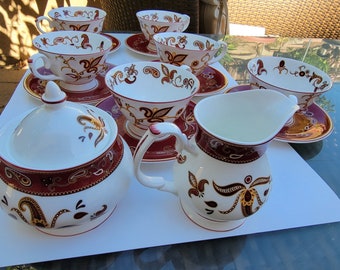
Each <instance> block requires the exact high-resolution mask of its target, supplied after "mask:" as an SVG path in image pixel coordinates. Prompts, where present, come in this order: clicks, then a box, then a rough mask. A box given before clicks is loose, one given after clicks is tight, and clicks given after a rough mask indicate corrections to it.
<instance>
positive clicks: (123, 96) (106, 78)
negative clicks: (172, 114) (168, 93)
mask: <svg viewBox="0 0 340 270" xmlns="http://www.w3.org/2000/svg"><path fill="white" fill-rule="evenodd" d="M131 65H139V66H140V67H145V66H147V65H150V66H157V68H161V66H162V65H164V66H167V67H170V68H172V69H177V70H180V71H183V72H184V73H187V74H188V77H189V76H190V77H191V78H192V79H193V80H194V81H195V83H196V84H197V87H196V89H195V91H192V93H191V94H190V95H187V96H186V97H183V98H177V99H169V100H166V101H149V100H146V99H135V98H133V96H132V95H130V96H128V95H124V94H122V93H120V92H117V91H116V90H115V89H114V88H113V87H111V86H110V84H109V81H110V79H111V76H112V74H113V73H115V72H117V71H119V70H122V67H129V66H131ZM105 83H106V84H107V86H108V87H109V89H110V90H111V91H112V93H113V94H114V95H117V96H119V97H122V98H125V99H129V100H132V101H135V102H143V103H148V104H159V103H164V104H165V103H173V102H180V101H184V100H187V99H190V98H192V97H193V96H194V95H195V94H196V93H197V92H198V90H199V87H200V81H199V80H198V78H197V77H196V76H195V75H194V74H193V73H191V72H190V71H188V70H186V69H184V68H181V67H177V66H174V65H171V64H168V63H163V62H154V61H138V62H130V63H125V64H122V65H118V66H116V67H113V68H112V69H110V70H109V71H108V72H107V73H106V75H105Z"/></svg>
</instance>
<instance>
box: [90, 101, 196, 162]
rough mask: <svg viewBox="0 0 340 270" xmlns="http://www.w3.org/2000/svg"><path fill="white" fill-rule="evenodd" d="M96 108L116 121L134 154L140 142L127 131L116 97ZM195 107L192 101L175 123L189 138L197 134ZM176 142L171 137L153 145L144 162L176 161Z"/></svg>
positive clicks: (101, 102)
mask: <svg viewBox="0 0 340 270" xmlns="http://www.w3.org/2000/svg"><path fill="white" fill-rule="evenodd" d="M96 107H98V108H100V109H102V110H104V111H106V112H107V113H109V114H110V115H111V116H112V117H113V118H114V119H115V120H116V123H117V125H118V131H119V134H120V135H121V136H122V137H123V138H124V140H125V141H126V142H127V144H128V145H129V146H130V149H131V151H132V153H133V152H134V151H135V148H136V146H137V144H138V141H139V140H138V139H136V138H135V137H133V136H131V135H130V134H129V133H128V132H127V131H126V119H125V117H124V116H123V115H122V114H121V112H120V110H119V108H118V106H117V105H116V102H115V100H114V97H113V96H110V97H108V98H106V99H104V100H102V101H100V102H99V103H97V104H96ZM194 107H195V103H194V102H192V101H190V103H189V104H188V106H187V108H186V110H185V112H184V113H183V114H182V115H181V117H180V118H178V119H177V120H176V121H175V122H174V123H175V124H176V125H177V126H178V127H179V128H180V129H181V130H182V132H183V133H184V134H185V135H187V137H188V138H191V137H192V136H193V135H194V134H195V132H196V129H197V124H196V122H195V119H194V114H193V110H194ZM175 142H176V139H175V137H174V136H171V137H168V138H166V139H164V140H161V141H157V142H155V143H153V144H152V145H151V147H150V148H149V149H148V151H147V152H146V153H145V156H144V159H143V161H148V162H159V161H167V160H172V159H175V158H176V155H177V151H176V149H175Z"/></svg>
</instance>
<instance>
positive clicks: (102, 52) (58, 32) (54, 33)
mask: <svg viewBox="0 0 340 270" xmlns="http://www.w3.org/2000/svg"><path fill="white" fill-rule="evenodd" d="M82 34H86V35H89V36H95V37H98V38H101V39H102V40H106V41H107V42H106V43H107V44H108V45H109V46H108V47H107V48H106V49H103V50H102V51H95V52H87V53H81V54H77V53H74V52H56V51H51V50H47V49H45V48H43V47H37V46H36V45H35V44H39V45H41V43H42V42H41V41H40V40H41V39H42V38H48V36H53V37H54V36H57V35H63V36H66V35H82ZM32 44H33V46H34V47H35V48H36V49H37V50H38V51H40V52H46V53H50V54H62V55H73V56H87V55H98V54H99V55H101V54H106V53H107V52H109V51H110V50H111V47H112V41H111V40H110V39H109V38H108V37H106V36H104V35H101V34H98V33H93V32H85V31H71V30H66V31H52V32H46V33H42V34H40V35H38V36H36V37H35V38H34V39H33V41H32Z"/></svg>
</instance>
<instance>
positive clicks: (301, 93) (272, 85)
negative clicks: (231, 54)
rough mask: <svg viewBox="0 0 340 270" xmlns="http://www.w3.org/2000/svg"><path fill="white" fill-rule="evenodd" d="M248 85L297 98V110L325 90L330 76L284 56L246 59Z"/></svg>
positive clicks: (328, 84) (303, 107)
mask: <svg viewBox="0 0 340 270" xmlns="http://www.w3.org/2000/svg"><path fill="white" fill-rule="evenodd" d="M247 70H248V73H249V83H250V85H251V87H252V88H253V89H256V88H261V89H273V90H276V91H279V92H281V93H282V94H284V95H286V96H289V95H294V96H296V98H297V99H298V105H299V106H300V108H301V110H307V108H308V107H309V106H310V105H311V104H313V102H314V100H315V99H316V98H317V97H319V96H320V95H322V94H324V93H326V92H327V91H329V90H330V89H331V88H332V86H333V82H332V79H331V78H330V76H329V75H328V74H327V73H325V72H324V71H322V70H320V69H319V68H317V67H315V66H313V65H310V64H308V63H305V62H302V61H299V60H295V59H291V58H285V57H275V56H260V57H256V58H253V59H251V60H249V62H248V65H247Z"/></svg>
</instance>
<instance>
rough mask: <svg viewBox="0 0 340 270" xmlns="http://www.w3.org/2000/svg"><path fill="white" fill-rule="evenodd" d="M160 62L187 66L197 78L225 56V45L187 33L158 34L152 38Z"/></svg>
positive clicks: (221, 42)
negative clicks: (205, 69) (206, 68)
mask: <svg viewBox="0 0 340 270" xmlns="http://www.w3.org/2000/svg"><path fill="white" fill-rule="evenodd" d="M153 38H154V41H155V44H156V48H157V53H158V55H159V57H160V59H161V61H162V62H165V63H170V64H173V65H176V66H181V65H187V66H189V67H190V68H191V70H192V72H193V73H194V74H195V75H196V76H197V75H200V74H201V73H202V72H203V70H204V68H205V67H207V66H208V65H211V64H213V63H216V62H217V61H219V60H221V59H222V57H224V56H225V54H226V52H227V49H228V47H227V44H226V43H225V42H223V41H215V40H213V39H211V38H208V37H205V36H201V35H197V34H188V33H170V32H167V33H159V34H155V35H154V36H153Z"/></svg>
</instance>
